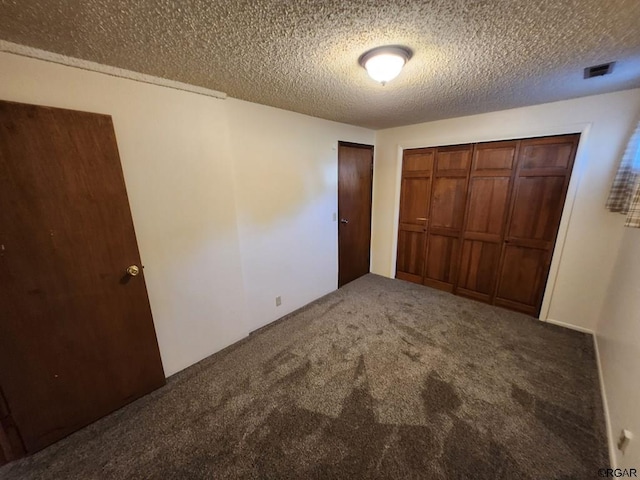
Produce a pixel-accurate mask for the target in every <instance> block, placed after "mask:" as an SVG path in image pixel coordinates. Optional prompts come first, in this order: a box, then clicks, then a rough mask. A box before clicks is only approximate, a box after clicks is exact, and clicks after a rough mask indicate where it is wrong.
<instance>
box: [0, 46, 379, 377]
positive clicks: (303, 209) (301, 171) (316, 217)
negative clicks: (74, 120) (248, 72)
mask: <svg viewBox="0 0 640 480" xmlns="http://www.w3.org/2000/svg"><path fill="white" fill-rule="evenodd" d="M0 99H3V100H10V101H17V102H24V103H32V104H41V105H48V106H53V107H61V108H70V109H75V110H83V111H89V112H97V113H103V114H108V115H111V116H112V117H113V122H114V126H115V130H116V136H117V139H118V146H119V150H120V157H121V162H122V167H123V170H124V176H125V182H126V184H127V191H128V194H129V202H130V205H131V210H132V214H133V220H134V225H135V229H136V234H137V237H138V245H139V247H140V253H141V256H142V262H143V264H144V266H145V279H146V282H147V288H148V291H149V300H150V302H151V309H152V312H153V317H154V322H155V327H156V332H157V335H158V343H159V346H160V353H161V356H162V362H163V365H164V369H165V373H166V374H167V375H171V374H173V373H175V372H177V371H179V370H181V369H183V368H185V367H187V366H189V365H191V364H193V363H195V362H197V361H199V360H201V359H203V358H205V357H207V356H208V355H210V354H212V353H214V352H216V351H218V350H220V349H222V348H224V347H226V346H228V345H230V344H231V343H233V342H235V341H237V340H239V339H241V338H242V337H244V336H246V335H247V334H248V333H249V331H251V330H253V329H254V328H256V327H258V326H261V325H264V324H265V323H268V322H270V321H271V320H274V319H276V318H278V317H280V316H282V315H284V314H285V313H287V312H289V311H291V310H293V309H295V308H297V307H300V306H302V305H304V304H306V303H308V302H309V301H311V300H314V299H315V298H317V297H319V296H321V295H323V294H325V293H327V292H329V291H331V290H333V289H335V288H336V284H337V267H336V265H337V233H336V232H337V230H336V223H334V222H333V221H332V214H333V212H335V211H336V210H337V206H336V202H337V200H336V199H337V190H336V178H337V159H336V150H335V147H336V145H337V141H338V140H347V141H361V142H367V143H372V141H373V136H374V134H373V132H372V131H369V130H365V129H360V128H355V127H350V126H346V125H341V124H337V123H333V122H328V121H325V120H319V119H313V118H311V117H307V116H304V115H299V114H295V113H291V112H285V111H282V110H277V109H274V108H269V107H263V106H259V105H255V104H250V103H247V102H240V101H236V100H219V99H215V98H211V97H207V96H203V95H197V94H194V93H188V92H184V91H179V90H175V89H171V88H166V87H160V86H155V85H150V84H146V83H141V82H137V81H133V80H127V79H123V78H117V77H114V76H110V75H106V74H101V73H95V72H90V71H87V70H81V69H78V68H72V67H68V66H62V65H58V64H54V63H49V62H45V61H42V60H35V59H30V58H25V57H21V56H17V55H13V54H9V53H0ZM234 164H235V166H234ZM234 169H235V170H234ZM236 173H237V175H236ZM239 231H240V235H241V236H242V238H240V236H239V233H238V232H239ZM243 271H244V272H245V278H244V279H243ZM276 294H277V295H281V296H282V300H283V304H282V306H281V307H279V308H278V309H276V308H275V303H274V297H275V295H276ZM247 313H248V314H247Z"/></svg>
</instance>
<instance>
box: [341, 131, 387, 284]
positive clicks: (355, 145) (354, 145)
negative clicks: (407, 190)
mask: <svg viewBox="0 0 640 480" xmlns="http://www.w3.org/2000/svg"><path fill="white" fill-rule="evenodd" d="M340 147H350V148H362V149H365V150H371V189H370V191H371V195H370V196H369V208H370V212H371V214H370V215H369V253H368V258H369V271H371V240H372V238H373V235H372V232H371V227H372V225H373V176H374V174H375V145H367V144H366V143H355V142H346V141H342V140H338V147H337V148H336V153H337V154H336V157H337V158H336V166H337V170H336V174H337V177H338V182H337V185H338V188H337V190H336V196H337V198H336V205H337V208H336V222H337V230H338V231H337V242H338V245H337V246H338V258H337V260H338V265H337V267H338V268H337V272H336V277H337V285H338V288H340V287H341V286H342V285H340ZM396 229H397V225H396ZM396 235H397V232H396Z"/></svg>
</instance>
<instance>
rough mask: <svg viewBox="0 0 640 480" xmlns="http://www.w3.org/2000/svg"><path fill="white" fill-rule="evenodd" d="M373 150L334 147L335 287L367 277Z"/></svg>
mask: <svg viewBox="0 0 640 480" xmlns="http://www.w3.org/2000/svg"><path fill="white" fill-rule="evenodd" d="M372 186H373V146H371V145H360V144H354V143H346V142H340V143H339V144H338V218H339V223H338V287H341V286H343V285H345V284H346V283H349V282H351V281H353V280H355V279H356V278H359V277H361V276H363V275H366V274H367V273H369V265H370V258H371V255H370V252H371V250H370V249H371V193H372Z"/></svg>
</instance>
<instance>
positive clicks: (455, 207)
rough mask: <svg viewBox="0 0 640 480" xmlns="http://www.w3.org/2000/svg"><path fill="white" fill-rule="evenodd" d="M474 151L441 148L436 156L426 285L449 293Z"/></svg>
mask: <svg viewBox="0 0 640 480" xmlns="http://www.w3.org/2000/svg"><path fill="white" fill-rule="evenodd" d="M472 150H473V146H472V145H461V146H453V147H439V148H438V149H437V150H436V155H435V171H434V175H433V185H432V188H431V202H430V203H431V204H430V206H429V220H428V222H427V241H426V243H427V248H426V253H425V266H424V276H423V280H422V282H423V283H424V284H425V285H429V286H431V287H435V288H439V289H441V290H446V291H448V292H452V291H453V289H454V286H455V283H456V274H457V269H458V262H459V259H460V240H461V236H462V224H463V220H464V211H465V203H466V198H467V181H468V176H469V167H470V165H471V152H472Z"/></svg>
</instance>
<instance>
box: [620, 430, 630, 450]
mask: <svg viewBox="0 0 640 480" xmlns="http://www.w3.org/2000/svg"><path fill="white" fill-rule="evenodd" d="M632 438H633V433H631V432H630V431H629V430H622V431H621V432H620V438H618V450H620V451H621V452H622V453H623V454H624V451H625V450H626V449H627V445H629V442H630V441H631V439H632Z"/></svg>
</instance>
